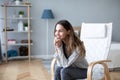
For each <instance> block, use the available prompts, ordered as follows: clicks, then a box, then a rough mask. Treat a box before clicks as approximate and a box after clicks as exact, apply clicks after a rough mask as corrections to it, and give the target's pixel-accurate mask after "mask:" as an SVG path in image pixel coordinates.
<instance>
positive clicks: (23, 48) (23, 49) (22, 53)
mask: <svg viewBox="0 0 120 80" xmlns="http://www.w3.org/2000/svg"><path fill="white" fill-rule="evenodd" d="M19 52H20V56H28V47H26V46H20V47H19Z"/></svg>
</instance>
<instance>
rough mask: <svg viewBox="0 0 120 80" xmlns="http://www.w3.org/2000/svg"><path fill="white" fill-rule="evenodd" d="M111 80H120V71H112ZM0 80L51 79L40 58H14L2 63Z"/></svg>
mask: <svg viewBox="0 0 120 80" xmlns="http://www.w3.org/2000/svg"><path fill="white" fill-rule="evenodd" d="M110 75H111V80H120V72H110ZM0 80H50V73H48V70H47V69H46V68H45V67H44V65H43V64H42V61H41V60H40V59H34V60H31V63H30V64H29V62H28V60H12V61H9V62H8V63H2V64H0Z"/></svg>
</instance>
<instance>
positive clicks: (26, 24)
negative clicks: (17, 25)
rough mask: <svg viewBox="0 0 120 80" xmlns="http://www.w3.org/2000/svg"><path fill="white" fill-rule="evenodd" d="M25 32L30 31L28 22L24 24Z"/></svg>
mask: <svg viewBox="0 0 120 80" xmlns="http://www.w3.org/2000/svg"><path fill="white" fill-rule="evenodd" d="M24 30H25V31H28V23H27V22H25V23H24Z"/></svg>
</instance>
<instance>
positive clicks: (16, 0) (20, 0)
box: [14, 0, 22, 5]
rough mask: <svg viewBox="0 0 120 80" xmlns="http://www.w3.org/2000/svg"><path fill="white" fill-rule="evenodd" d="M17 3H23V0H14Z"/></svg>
mask: <svg viewBox="0 0 120 80" xmlns="http://www.w3.org/2000/svg"><path fill="white" fill-rule="evenodd" d="M14 2H15V5H21V2H22V0H14Z"/></svg>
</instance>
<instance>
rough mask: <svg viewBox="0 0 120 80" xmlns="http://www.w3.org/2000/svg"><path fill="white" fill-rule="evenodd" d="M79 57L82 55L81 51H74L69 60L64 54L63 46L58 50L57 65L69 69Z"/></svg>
mask: <svg viewBox="0 0 120 80" xmlns="http://www.w3.org/2000/svg"><path fill="white" fill-rule="evenodd" d="M79 55H80V54H79V51H77V50H74V51H72V54H71V55H70V56H69V58H68V59H67V58H66V57H65V55H64V53H63V48H62V46H61V47H60V48H58V53H56V58H57V63H58V64H59V65H61V66H62V67H69V66H70V65H71V64H73V63H74V62H75V61H76V59H77V58H78V57H79Z"/></svg>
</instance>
